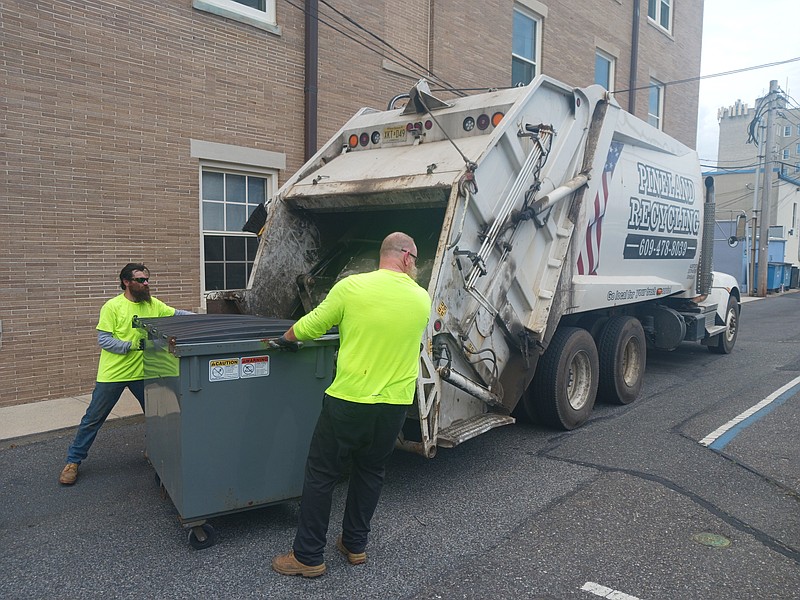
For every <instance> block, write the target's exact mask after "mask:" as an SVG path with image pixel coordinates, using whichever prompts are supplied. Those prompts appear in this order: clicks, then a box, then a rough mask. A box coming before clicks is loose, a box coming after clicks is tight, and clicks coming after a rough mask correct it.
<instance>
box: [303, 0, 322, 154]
mask: <svg viewBox="0 0 800 600" xmlns="http://www.w3.org/2000/svg"><path fill="white" fill-rule="evenodd" d="M305 13H306V35H305V72H306V76H305V87H304V90H303V91H304V92H305V103H304V114H303V122H304V123H305V146H304V154H305V160H308V159H309V158H311V157H312V156H314V154H316V153H317V95H318V91H319V90H318V88H317V81H318V79H319V18H318V17H319V0H306V10H305Z"/></svg>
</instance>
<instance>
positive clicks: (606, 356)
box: [597, 316, 647, 404]
mask: <svg viewBox="0 0 800 600" xmlns="http://www.w3.org/2000/svg"><path fill="white" fill-rule="evenodd" d="M597 352H598V354H599V360H600V381H599V385H598V389H597V397H598V399H600V400H602V401H604V402H610V403H613V404H630V403H631V402H633V401H634V400H636V399H637V398H638V397H639V394H640V393H641V391H642V381H643V379H644V367H645V361H646V357H647V341H646V339H645V337H644V329H642V324H641V323H640V322H639V320H638V319H636V318H634V317H626V316H619V317H612V318H611V319H609V320H608V323H606V326H605V328H604V329H603V331H602V333H601V334H600V341H599V342H598V344H597Z"/></svg>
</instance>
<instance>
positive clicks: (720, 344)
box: [708, 296, 739, 354]
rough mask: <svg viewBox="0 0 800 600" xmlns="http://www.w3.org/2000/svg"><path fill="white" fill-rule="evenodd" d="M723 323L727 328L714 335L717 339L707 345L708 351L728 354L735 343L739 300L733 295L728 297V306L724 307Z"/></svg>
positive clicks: (737, 331) (737, 329)
mask: <svg viewBox="0 0 800 600" xmlns="http://www.w3.org/2000/svg"><path fill="white" fill-rule="evenodd" d="M721 324H722V323H720V325H721ZM725 325H727V326H728V330H727V331H725V332H723V333H720V334H718V335H716V336H714V337H716V338H717V341H716V343H713V342H712V343H710V344H709V345H708V350H709V352H713V353H714V354H730V353H731V351H732V350H733V346H734V345H735V344H736V335H737V334H738V333H739V302H738V301H737V300H736V298H735V297H734V296H729V297H728V306H727V308H726V309H725Z"/></svg>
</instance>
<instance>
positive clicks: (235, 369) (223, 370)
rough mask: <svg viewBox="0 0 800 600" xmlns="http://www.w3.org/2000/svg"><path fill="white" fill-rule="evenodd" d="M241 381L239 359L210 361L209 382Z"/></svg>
mask: <svg viewBox="0 0 800 600" xmlns="http://www.w3.org/2000/svg"><path fill="white" fill-rule="evenodd" d="M230 379H239V359H238V358H217V359H214V360H210V361H208V380H209V381H228V380H230Z"/></svg>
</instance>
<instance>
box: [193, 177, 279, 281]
mask: <svg viewBox="0 0 800 600" xmlns="http://www.w3.org/2000/svg"><path fill="white" fill-rule="evenodd" d="M268 184H269V180H268V177H265V176H261V175H254V174H248V173H238V172H227V171H221V170H216V169H209V168H204V169H203V171H202V182H201V198H202V205H203V210H202V220H203V223H202V227H203V267H204V275H205V286H204V287H205V291H211V290H235V289H242V288H245V287H247V280H248V278H249V277H250V272H251V271H252V269H253V261H254V260H255V256H256V250H258V237H257V236H255V235H254V234H252V233H246V232H243V231H242V227H243V226H244V224H245V223H246V222H247V219H248V218H249V217H250V215H251V214H252V212H253V211H254V210H255V209H256V207H257V206H258V205H259V204H261V203H262V202H265V201H266V199H267V196H268Z"/></svg>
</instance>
